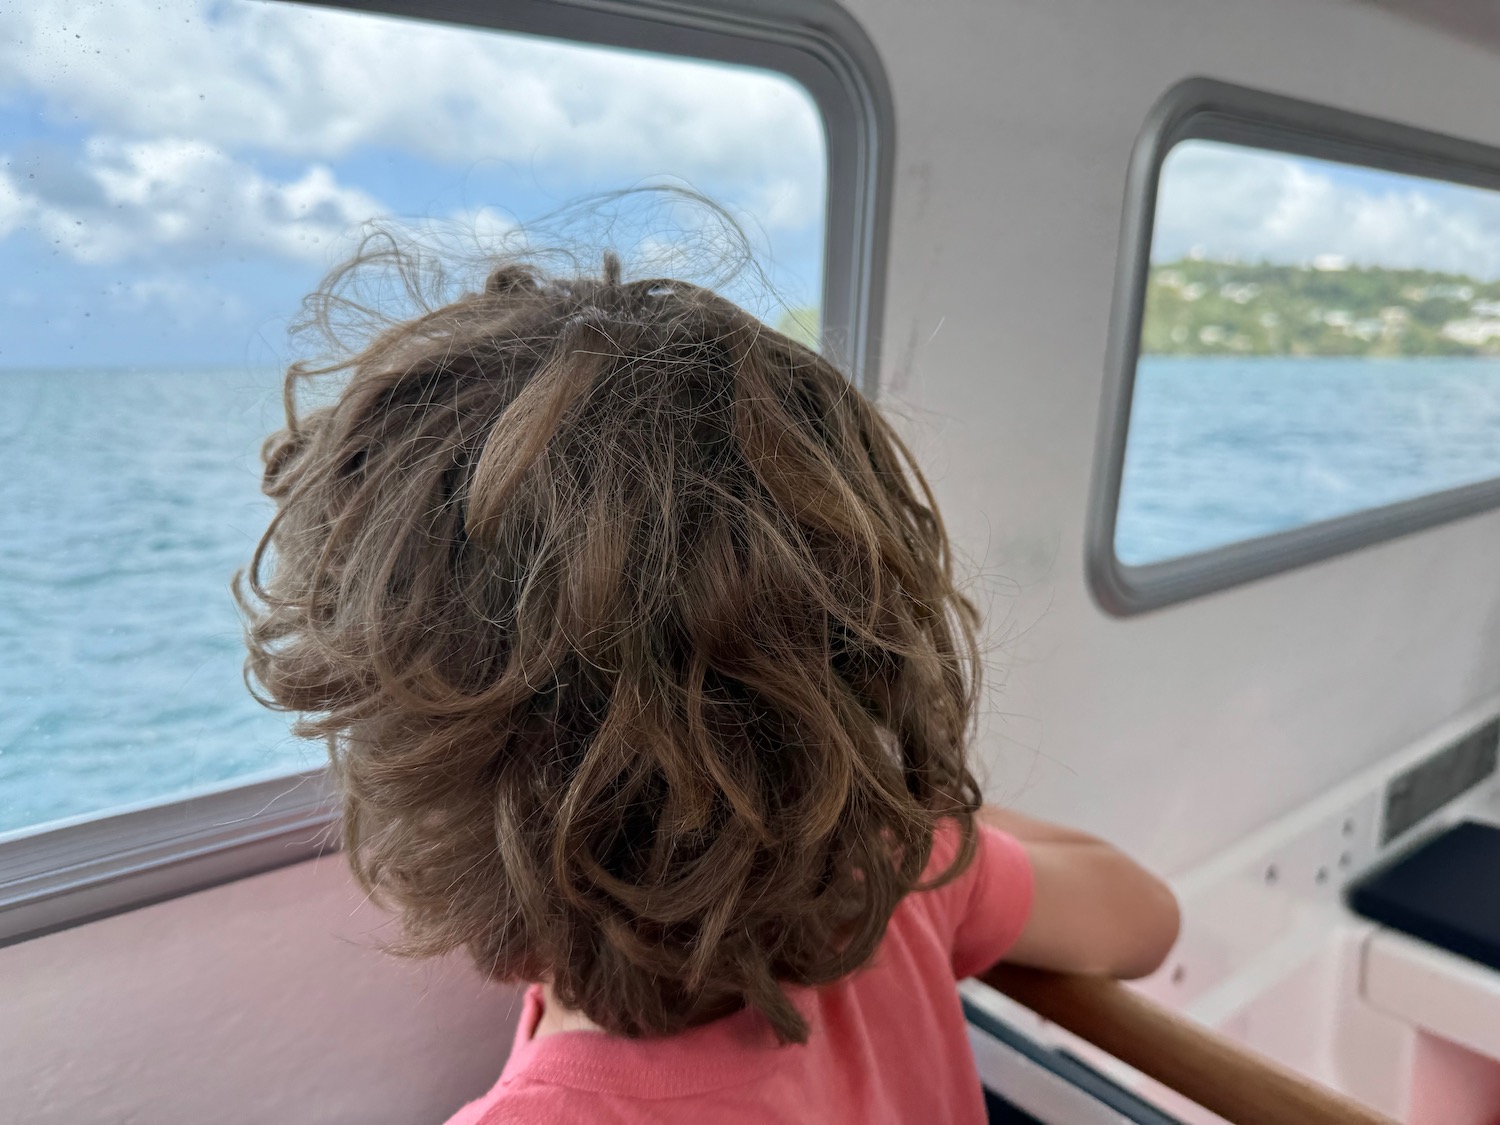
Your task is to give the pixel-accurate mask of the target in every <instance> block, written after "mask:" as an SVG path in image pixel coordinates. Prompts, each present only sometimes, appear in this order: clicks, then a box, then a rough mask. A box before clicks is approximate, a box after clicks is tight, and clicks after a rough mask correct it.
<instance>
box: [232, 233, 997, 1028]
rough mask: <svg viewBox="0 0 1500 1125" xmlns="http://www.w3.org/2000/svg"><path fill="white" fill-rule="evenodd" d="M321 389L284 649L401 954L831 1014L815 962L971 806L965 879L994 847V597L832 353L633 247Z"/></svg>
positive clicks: (872, 912) (297, 509)
mask: <svg viewBox="0 0 1500 1125" xmlns="http://www.w3.org/2000/svg"><path fill="white" fill-rule="evenodd" d="M575 272H576V271H575ZM325 295H326V294H325ZM330 373H333V374H335V375H336V377H338V378H340V379H341V380H342V383H341V386H340V388H339V389H338V391H337V393H336V395H334V396H333V397H332V399H331V400H330V399H327V398H325V400H324V401H322V402H321V403H320V404H318V405H316V406H313V407H309V408H302V407H300V406H299V405H298V400H299V397H303V396H299V389H300V385H301V384H302V383H303V382H304V381H306V380H308V379H309V378H310V377H311V376H312V375H314V374H317V375H328V374H330ZM286 401H287V404H288V406H287V420H286V426H285V428H284V429H282V430H281V431H280V432H278V433H276V434H275V435H273V436H272V437H271V438H270V439H269V441H268V442H267V444H266V449H265V478H264V487H265V491H266V492H267V494H268V495H270V496H271V497H272V498H273V499H274V500H275V502H276V505H277V512H276V515H275V518H274V520H273V521H272V523H271V526H270V528H269V530H268V531H267V532H266V534H265V537H264V538H263V539H262V541H261V543H260V546H259V548H258V549H257V551H256V553H255V557H254V560H253V562H252V564H251V566H250V568H249V571H248V581H247V582H246V583H244V585H243V586H242V587H240V594H241V603H242V606H243V607H244V610H245V613H246V615H247V618H248V625H247V632H248V635H247V643H248V647H249V658H248V661H247V676H248V678H249V680H250V682H251V683H252V685H253V686H254V688H255V690H256V691H257V693H258V695H259V696H260V697H261V698H262V700H263V701H264V702H266V703H268V704H270V705H272V706H275V707H278V708H282V709H285V710H288V711H294V712H300V713H301V718H300V721H299V723H298V728H297V729H298V732H299V733H300V734H302V735H304V736H307V737H317V738H321V739H323V740H326V743H327V745H328V748H329V752H330V755H331V759H332V769H333V776H334V778H335V780H336V782H337V784H338V786H339V789H340V793H341V798H342V805H343V819H342V830H343V835H344V844H345V848H346V852H347V855H348V859H349V862H350V864H351V865H352V868H353V870H354V873H355V875H356V876H357V877H358V879H359V880H360V882H361V883H362V884H363V886H364V887H365V888H366V889H367V890H368V891H369V892H371V893H372V894H373V895H374V896H375V897H376V898H377V900H378V901H381V902H383V903H385V904H386V905H387V906H389V907H390V908H391V909H393V910H394V911H395V912H396V914H397V916H398V918H399V921H400V923H401V929H400V932H401V934H402V937H401V939H400V940H399V942H397V943H396V948H397V949H398V950H399V951H402V952H405V953H409V954H413V955H432V954H441V953H444V952H448V951H450V950H454V949H458V948H464V949H467V950H468V952H469V953H470V954H471V955H472V956H473V957H474V959H475V960H476V961H477V963H478V964H479V966H480V968H481V970H482V971H484V972H485V973H486V974H488V975H490V976H491V977H493V978H496V979H501V980H546V981H549V982H551V985H552V988H553V989H554V991H555V994H556V996H557V998H558V999H559V1001H560V1002H562V1003H563V1004H566V1005H568V1006H570V1007H573V1008H576V1009H578V1010H581V1011H582V1012H583V1013H584V1014H586V1015H587V1016H588V1017H589V1019H591V1020H593V1021H594V1022H595V1023H596V1024H598V1025H599V1026H601V1027H603V1028H604V1029H606V1030H607V1031H610V1032H614V1033H617V1034H621V1035H626V1036H655V1035H668V1034H671V1033H674V1032H677V1031H680V1030H682V1029H684V1028H687V1027H691V1026H694V1025H698V1024H702V1023H706V1022H708V1021H710V1020H713V1019H716V1018H718V1017H720V1016H723V1015H725V1014H728V1013H730V1012H733V1011H736V1010H740V1009H743V1008H745V1007H749V1008H753V1009H756V1010H758V1011H760V1012H761V1013H763V1014H764V1015H765V1017H766V1018H767V1019H768V1020H769V1022H770V1024H771V1026H772V1028H773V1029H774V1031H775V1033H776V1035H777V1037H778V1038H779V1039H780V1040H781V1041H783V1042H787V1041H802V1040H804V1039H805V1038H806V1034H807V1028H806V1026H805V1022H804V1021H803V1019H802V1017H801V1016H800V1015H799V1014H798V1011H797V1009H796V1008H795V1007H794V1006H793V1005H792V1004H791V1003H790V1002H789V1000H788V999H787V997H786V995H785V994H784V992H783V986H784V985H820V984H825V983H828V982H831V981H834V980H836V979H838V978H839V977H842V976H844V975H846V974H848V973H850V972H852V971H853V970H855V969H857V968H859V967H860V966H862V965H863V964H865V963H866V962H867V961H868V960H869V959H870V957H871V956H872V955H873V953H874V951H875V949H876V947H877V945H878V944H879V942H880V940H881V938H882V936H883V934H884V932H885V929H886V926H887V923H888V922H889V920H890V917H891V914H892V911H893V910H894V909H895V908H896V905H897V904H898V902H899V901H900V900H901V898H902V897H903V896H904V895H906V894H907V893H908V892H910V891H912V890H913V889H915V888H917V887H919V886H921V885H923V884H922V883H921V880H922V878H923V873H924V870H925V868H926V867H927V864H928V861H929V857H930V854H931V848H932V840H933V833H934V830H935V828H936V827H937V825H938V823H939V821H940V820H942V819H944V818H951V819H952V820H953V821H955V822H956V824H957V827H958V831H959V839H960V841H961V843H960V847H959V849H958V853H957V857H956V858H955V860H954V862H953V863H952V864H951V865H950V866H949V868H948V870H947V871H946V872H944V873H942V874H941V875H940V876H939V877H938V880H937V881H942V880H944V879H947V878H951V877H952V876H953V875H955V874H956V873H957V872H958V871H960V870H961V869H962V868H963V867H964V866H965V865H966V864H967V863H968V862H969V861H970V858H971V857H972V855H973V850H974V829H973V813H974V810H975V809H976V808H977V807H978V804H979V793H978V787H977V785H976V783H975V780H974V778H973V776H972V774H971V773H970V770H969V768H968V765H967V762H966V754H965V747H966V742H967V738H968V734H969V726H970V720H971V716H972V713H973V711H974V703H975V698H976V693H977V690H978V688H977V681H976V677H977V662H976V660H975V627H976V617H975V610H974V608H973V606H972V605H971V604H970V603H969V602H968V601H967V600H966V599H965V598H964V597H963V596H962V594H961V593H960V591H959V590H958V588H957V586H956V584H955V578H954V568H953V563H952V561H951V558H950V551H949V545H948V541H947V537H946V535H945V533H944V530H943V525H942V522H941V520H940V519H939V517H938V514H937V511H936V508H935V506H934V503H933V499H932V496H931V493H930V491H929V489H928V487H927V484H926V482H925V481H924V480H923V478H922V474H921V473H920V472H919V470H918V469H917V467H916V465H915V464H914V463H913V461H912V458H911V455H910V454H909V453H908V451H907V449H906V448H905V446H904V445H903V444H902V442H901V440H900V439H899V438H898V437H897V435H896V434H895V433H894V432H893V430H892V428H891V427H890V425H889V424H888V423H887V422H886V421H885V420H884V419H883V418H882V417H881V415H880V413H879V412H878V411H877V410H876V409H875V408H874V407H873V406H872V405H871V403H870V402H869V401H868V400H866V399H865V397H864V396H863V395H861V394H860V393H859V392H858V391H857V390H856V389H855V388H854V387H853V386H852V385H851V383H850V382H849V380H848V379H846V378H845V377H844V376H843V375H842V374H841V373H840V372H839V371H838V370H837V369H835V367H834V366H833V365H832V364H831V363H829V362H828V361H827V360H826V359H824V358H823V357H821V356H820V355H818V354H817V353H816V352H814V351H812V350H810V349H809V348H807V347H806V346H804V345H802V344H800V343H798V342H796V341H795V340H792V339H790V338H789V337H787V336H785V335H782V334H780V333H778V332H775V331H772V330H771V329H770V328H768V327H767V326H766V325H765V324H763V323H761V322H760V321H759V320H757V319H755V318H754V317H752V316H750V315H749V314H747V313H746V312H744V311H743V310H741V309H740V308H738V307H736V306H735V305H734V304H732V303H731V302H729V301H727V300H725V299H723V298H722V297H719V296H716V295H715V294H714V293H713V292H710V291H708V290H706V289H702V288H698V287H696V286H694V285H690V284H687V283H685V282H681V281H674V280H668V279H664V278H647V279H644V280H634V281H625V280H622V278H621V273H620V265H619V262H618V260H617V259H616V258H615V257H614V256H613V255H606V256H605V258H604V264H603V270H602V276H550V275H549V273H548V272H547V271H545V270H543V269H541V268H539V267H538V266H536V265H535V264H531V265H528V264H527V263H526V262H524V261H517V260H508V261H504V262H502V263H500V264H498V265H495V266H494V267H493V269H492V270H491V271H490V272H489V273H488V278H487V280H486V281H485V282H484V284H483V286H482V288H481V289H480V291H478V292H470V293H467V294H465V295H462V296H460V297H459V298H458V299H457V300H454V301H451V302H450V303H448V304H446V305H444V306H442V307H439V308H435V309H431V310H429V311H427V312H425V313H423V314H422V315H419V316H417V317H415V318H413V319H410V320H407V321H405V322H403V323H399V324H395V325H394V326H391V327H388V328H387V329H385V330H384V331H383V332H381V333H379V334H377V335H376V336H375V337H374V338H373V339H369V340H367V341H366V342H365V346H363V347H362V349H360V350H358V351H357V353H355V354H352V355H349V356H347V357H346V358H344V359H343V360H341V361H338V362H336V363H335V364H334V365H333V366H324V367H321V368H317V369H313V368H310V367H307V366H300V365H294V366H293V367H292V369H291V370H290V372H289V374H288V376H287V396H286Z"/></svg>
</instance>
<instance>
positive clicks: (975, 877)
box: [933, 822, 1032, 980]
mask: <svg viewBox="0 0 1500 1125" xmlns="http://www.w3.org/2000/svg"><path fill="white" fill-rule="evenodd" d="M974 829H975V834H976V835H977V837H978V840H977V841H976V843H977V846H976V848H975V854H974V860H973V862H972V863H970V864H969V866H968V868H966V869H965V871H964V873H963V874H962V875H960V876H959V877H958V878H957V879H955V880H954V881H953V882H952V883H949V884H948V885H947V886H945V887H942V888H939V889H938V890H937V892H936V894H937V895H939V896H940V897H941V898H942V899H945V900H946V901H945V902H944V903H943V904H942V905H943V906H944V907H946V910H945V911H944V913H946V914H947V918H946V921H947V923H948V931H949V933H951V934H952V938H951V947H950V948H951V956H952V960H953V977H954V979H955V980H962V979H963V978H964V977H969V976H973V975H974V974H975V973H977V972H981V971H983V970H984V969H988V968H989V967H990V966H991V965H993V964H994V963H995V962H997V961H999V960H1000V959H1001V958H1002V957H1004V956H1005V954H1006V953H1008V952H1009V951H1010V948H1011V946H1013V945H1014V944H1015V943H1016V939H1017V938H1018V937H1020V936H1021V930H1022V929H1023V928H1025V926H1026V920H1027V918H1028V917H1030V914H1031V899H1032V874H1031V860H1030V858H1029V857H1028V856H1027V854H1026V849H1025V848H1024V847H1023V846H1022V845H1021V842H1020V841H1019V840H1017V839H1016V838H1015V837H1014V836H1011V835H1010V834H1009V833H1006V832H1002V831H1000V830H999V829H998V828H991V827H990V826H989V825H987V824H980V823H978V822H976V823H975V826H974ZM946 834H947V835H948V839H941V838H940V839H939V840H938V841H937V842H936V843H935V845H934V848H933V853H934V854H933V859H934V869H936V870H939V871H940V870H941V869H942V868H941V866H940V864H942V863H944V862H946V860H945V859H944V854H945V853H946V857H947V858H951V857H952V855H953V853H954V851H955V850H956V849H957V833H956V831H953V830H952V829H948V830H947V833H946ZM933 905H937V904H936V903H934V904H933Z"/></svg>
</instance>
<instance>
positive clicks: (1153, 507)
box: [0, 358, 1500, 832]
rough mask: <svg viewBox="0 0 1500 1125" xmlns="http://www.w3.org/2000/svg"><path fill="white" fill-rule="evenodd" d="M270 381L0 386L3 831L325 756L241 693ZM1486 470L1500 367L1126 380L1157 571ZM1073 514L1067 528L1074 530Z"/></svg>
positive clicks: (1216, 373) (1137, 478)
mask: <svg viewBox="0 0 1500 1125" xmlns="http://www.w3.org/2000/svg"><path fill="white" fill-rule="evenodd" d="M278 387H279V375H278V373H276V372H273V371H266V372H255V371H246V370H242V369H236V370H222V371H62V370H49V371H6V372H0V390H3V393H4V402H5V410H4V412H3V413H0V832H3V831H5V830H7V829H14V828H20V827H26V826H31V825H36V824H39V823H42V822H46V821H50V820H54V819H57V818H61V817H68V816H74V815H78V814H82V813H90V812H96V811H99V810H103V809H109V808H115V807H119V806H122V805H128V804H132V803H136V802H140V801H145V800H150V799H154V798H161V797H167V796H174V795H180V794H183V793H187V792H191V791H193V790H196V789H201V788H205V787H209V786H213V785H216V784H220V783H223V782H225V781H228V780H231V779H235V778H243V777H248V776H251V775H257V774H267V773H269V772H273V771H286V770H291V769H297V768H300V767H305V766H308V765H315V764H318V763H320V762H321V761H322V749H321V747H318V746H310V745H305V744H302V743H298V742H296V741H295V740H293V739H291V738H290V737H289V736H288V730H287V728H288V723H287V719H286V718H285V717H284V716H281V715H277V714H273V713H270V712H267V711H265V710H264V709H262V708H261V707H260V706H259V705H258V704H256V703H255V702H254V701H253V700H252V699H251V698H250V696H249V695H248V694H247V693H246V691H245V688H244V685H243V683H242V681H241V678H240V667H241V660H242V649H241V643H240V626H239V621H238V618H237V617H236V614H235V610H234V606H233V603H232V601H231V600H230V596H229V578H230V576H231V575H232V574H233V573H234V571H235V570H236V569H237V568H238V567H240V566H243V565H244V564H245V562H246V561H247V560H248V559H249V557H250V552H251V550H252V549H253V547H254V544H255V541H256V539H257V537H258V536H259V534H260V532H261V530H262V529H263V527H264V526H265V522H266V519H267V518H268V515H269V506H268V503H267V502H266V501H265V500H264V498H263V497H261V495H260V492H259V477H258V458H257V451H258V449H259V445H260V442H261V440H262V438H263V436H264V435H265V434H266V433H267V432H268V431H269V430H270V429H272V428H274V427H275V426H276V425H277V424H278V423H279V417H280V399H279V390H278ZM1497 475H1500V362H1496V361H1490V360H1394V361H1361V360H1305V359H1298V360H1284V359H1188V358H1182V359H1177V358H1173V359H1167V358H1147V359H1145V360H1143V361H1142V364H1141V369H1140V373H1139V378H1138V382H1137V390H1136V402H1135V408H1134V412H1133V418H1132V437H1131V442H1130V445H1129V449H1128V453H1127V458H1126V472H1125V479H1124V486H1123V490H1122V504H1121V515H1120V521H1119V532H1118V536H1117V549H1118V553H1119V554H1120V557H1121V558H1122V560H1123V561H1125V562H1127V563H1134V564H1140V563H1149V562H1152V561H1156V560H1160V559H1163V558H1169V557H1173V556H1176V555H1181V554H1188V553H1192V552H1194V551H1199V550H1203V549H1206V548H1209V547H1214V546H1218V545H1220V544H1223V543H1226V542H1232V541H1234V540H1237V539H1241V538H1245V537H1248V536H1253V535H1264V534H1267V533H1270V532H1274V531H1277V530H1281V529H1283V528H1286V527H1290V526H1295V525H1297V524H1300V523H1304V522H1307V521H1309V520H1316V519H1325V518H1328V517H1330V516H1335V515H1341V514H1343V513H1346V512H1349V511H1354V510H1357V509H1360V508H1364V507H1369V506H1372V505H1376V504H1382V503H1388V502H1390V501H1392V500H1400V499H1405V498H1407V497H1410V496H1414V495H1419V494H1421V493H1424V492H1428V491H1431V490H1434V489H1438V488H1447V487H1452V486H1454V485H1457V484H1463V483H1468V482H1470V481H1474V480H1482V479H1484V478H1486V477H1492V476H1497ZM1078 518H1080V519H1081V518H1082V513H1081V512H1080V513H1078Z"/></svg>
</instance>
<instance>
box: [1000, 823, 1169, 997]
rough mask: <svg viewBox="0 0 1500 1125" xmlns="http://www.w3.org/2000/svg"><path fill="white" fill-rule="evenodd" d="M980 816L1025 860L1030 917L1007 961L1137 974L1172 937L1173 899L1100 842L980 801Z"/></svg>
mask: <svg viewBox="0 0 1500 1125" xmlns="http://www.w3.org/2000/svg"><path fill="white" fill-rule="evenodd" d="M979 819H980V820H981V821H982V822H983V823H985V824H989V825H993V826H994V827H996V828H999V829H1000V830H1001V831H1003V832H1008V833H1009V834H1010V835H1012V836H1014V837H1015V838H1016V839H1017V840H1019V841H1020V842H1021V844H1022V846H1023V847H1024V848H1025V849H1026V854H1027V855H1028V856H1029V857H1030V859H1031V868H1032V874H1033V878H1034V881H1035V891H1034V895H1033V899H1032V907H1031V915H1030V917H1029V918H1028V919H1027V922H1026V926H1025V928H1024V929H1023V930H1022V931H1021V936H1020V937H1019V938H1018V939H1017V940H1016V943H1015V945H1014V946H1012V948H1011V951H1010V952H1009V953H1008V954H1006V956H1005V960H1007V961H1014V962H1016V963H1017V964H1021V965H1031V966H1034V967H1036V968H1039V969H1052V970H1054V971H1057V972H1068V973H1093V974H1102V975H1106V976H1112V977H1125V978H1133V977H1143V976H1145V975H1147V974H1148V973H1151V972H1154V971H1155V970H1156V969H1157V967H1158V966H1160V965H1161V963H1162V962H1163V961H1164V960H1166V957H1167V954H1168V953H1169V952H1170V951H1171V949H1172V945H1173V943H1174V942H1175V941H1176V940H1177V928H1178V924H1179V921H1180V919H1179V915H1178V910H1177V899H1176V898H1175V897H1174V896H1173V894H1172V891H1171V890H1170V888H1168V887H1167V885H1166V884H1165V883H1163V882H1162V881H1161V880H1160V879H1158V878H1157V877H1156V876H1154V875H1152V874H1151V873H1150V872H1149V871H1147V870H1146V869H1145V868H1143V867H1141V866H1140V865H1139V864H1137V863H1135V862H1134V861H1133V860H1132V859H1130V858H1129V857H1128V856H1126V855H1125V854H1124V853H1123V852H1121V851H1118V850H1116V849H1115V848H1114V847H1112V846H1110V845H1109V844H1106V843H1105V842H1104V841H1103V840H1100V839H1097V838H1095V837H1093V836H1089V835H1086V834H1085V833H1082V832H1077V831H1075V830H1073V829H1071V828H1063V827H1060V826H1058V825H1055V824H1048V823H1046V822H1045V821H1040V820H1033V819H1031V818H1030V817H1027V816H1022V815H1021V814H1020V813H1015V812H1009V811H1007V810H1005V809H998V808H995V807H993V806H991V805H986V806H984V808H982V809H981V810H980V811H979Z"/></svg>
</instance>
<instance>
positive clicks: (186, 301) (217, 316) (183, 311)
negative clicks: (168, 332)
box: [104, 275, 249, 326]
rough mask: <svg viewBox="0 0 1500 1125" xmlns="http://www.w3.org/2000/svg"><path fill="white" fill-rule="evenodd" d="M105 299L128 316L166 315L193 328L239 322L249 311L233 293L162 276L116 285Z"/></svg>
mask: <svg viewBox="0 0 1500 1125" xmlns="http://www.w3.org/2000/svg"><path fill="white" fill-rule="evenodd" d="M104 296H105V298H106V299H107V300H108V301H109V302H110V303H111V304H112V305H114V306H116V307H117V308H120V309H122V310H124V311H125V312H127V313H132V314H136V313H165V314H166V315H167V316H168V317H170V318H171V319H172V320H173V321H174V322H175V323H176V324H178V325H182V326H191V325H196V324H200V323H203V322H205V321H209V322H221V321H222V320H223V319H224V318H226V317H227V318H231V319H233V318H238V317H242V316H244V315H245V314H246V313H247V312H248V311H249V310H248V307H247V306H246V304H245V302H244V301H243V300H241V299H240V298H239V297H237V296H236V295H234V294H232V293H226V292H224V291H223V290H222V289H219V288H218V287H217V286H214V285H209V284H206V283H204V282H203V281H202V280H198V279H188V278H184V277H180V276H172V275H159V276H153V277H145V278H140V279H137V280H135V281H130V282H116V283H115V284H113V285H110V286H108V287H107V288H106V289H105V290H104Z"/></svg>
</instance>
